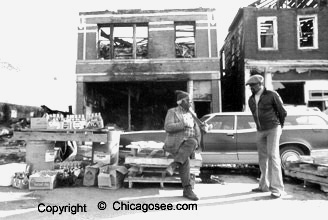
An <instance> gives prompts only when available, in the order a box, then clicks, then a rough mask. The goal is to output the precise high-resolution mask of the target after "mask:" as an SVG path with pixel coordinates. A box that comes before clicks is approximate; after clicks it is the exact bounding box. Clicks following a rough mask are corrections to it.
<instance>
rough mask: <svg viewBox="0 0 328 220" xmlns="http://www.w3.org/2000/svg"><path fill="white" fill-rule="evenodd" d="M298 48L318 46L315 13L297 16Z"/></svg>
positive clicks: (315, 47)
mask: <svg viewBox="0 0 328 220" xmlns="http://www.w3.org/2000/svg"><path fill="white" fill-rule="evenodd" d="M297 21H298V24H297V30H298V35H297V42H298V49H317V48H318V26H317V16H316V15H310V16H309V15H300V16H298V17H297Z"/></svg>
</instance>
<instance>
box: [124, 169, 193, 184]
mask: <svg viewBox="0 0 328 220" xmlns="http://www.w3.org/2000/svg"><path fill="white" fill-rule="evenodd" d="M191 180H192V181H191V182H192V187H193V185H194V182H195V175H193V174H191ZM124 182H125V183H128V184H129V188H132V187H133V183H159V184H160V187H161V188H164V184H165V183H181V179H180V177H179V176H178V175H176V174H175V175H173V176H166V174H165V171H164V172H161V173H154V172H150V173H148V172H145V171H144V172H143V173H142V174H140V175H136V176H127V177H126V178H125V179H124Z"/></svg>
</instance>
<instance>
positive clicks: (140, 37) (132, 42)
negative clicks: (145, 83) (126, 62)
mask: <svg viewBox="0 0 328 220" xmlns="http://www.w3.org/2000/svg"><path fill="white" fill-rule="evenodd" d="M147 56H148V26H147V24H105V25H99V34H98V57H99V58H100V59H142V58H147Z"/></svg>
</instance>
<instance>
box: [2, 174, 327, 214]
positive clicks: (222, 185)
mask: <svg viewBox="0 0 328 220" xmlns="http://www.w3.org/2000/svg"><path fill="white" fill-rule="evenodd" d="M212 176H213V177H215V178H212V179H215V180H219V181H212V183H197V184H196V185H195V189H194V190H195V192H196V193H197V195H198V196H199V197H200V200H199V201H196V202H194V201H190V200H187V199H185V198H184V197H182V189H181V188H180V186H179V184H165V185H164V188H163V189H161V188H160V186H159V184H155V183H153V184H148V183H139V184H135V185H134V187H133V188H131V189H129V188H126V186H125V187H123V188H120V189H118V190H107V189H99V188H97V187H64V188H55V189H54V190H38V191H29V190H19V189H15V188H12V187H0V219H25V220H28V219H46V220H52V219H89V220H90V219H91V220H93V219H111V218H114V219H130V220H131V219H152V220H156V219H177V218H185V219H186V218H188V219H202V218H204V217H206V218H215V219H252V220H253V219H261V220H262V219H266V220H267V219H297V220H302V219H307V220H308V219H323V218H325V216H327V211H326V208H327V207H328V194H327V193H325V192H323V191H321V190H320V187H318V185H315V184H309V183H307V184H306V186H305V187H304V186H303V183H302V182H301V181H295V180H286V181H285V190H286V193H287V194H286V195H285V196H284V197H283V198H280V199H272V198H271V197H270V193H253V192H250V191H251V189H252V188H255V187H257V181H258V180H257V177H256V176H254V175H247V174H239V173H237V174H234V173H225V174H218V175H212ZM164 206H165V207H166V208H168V207H170V206H172V207H173V208H175V210H147V209H156V208H161V209H163V208H164ZM65 207H66V209H65ZM76 207H78V208H79V209H76ZM177 208H184V209H188V210H177ZM59 209H61V210H62V212H61V213H60V211H59ZM134 209H139V210H134ZM55 211H56V212H55ZM75 211H77V212H76V213H75ZM52 212H53V213H52Z"/></svg>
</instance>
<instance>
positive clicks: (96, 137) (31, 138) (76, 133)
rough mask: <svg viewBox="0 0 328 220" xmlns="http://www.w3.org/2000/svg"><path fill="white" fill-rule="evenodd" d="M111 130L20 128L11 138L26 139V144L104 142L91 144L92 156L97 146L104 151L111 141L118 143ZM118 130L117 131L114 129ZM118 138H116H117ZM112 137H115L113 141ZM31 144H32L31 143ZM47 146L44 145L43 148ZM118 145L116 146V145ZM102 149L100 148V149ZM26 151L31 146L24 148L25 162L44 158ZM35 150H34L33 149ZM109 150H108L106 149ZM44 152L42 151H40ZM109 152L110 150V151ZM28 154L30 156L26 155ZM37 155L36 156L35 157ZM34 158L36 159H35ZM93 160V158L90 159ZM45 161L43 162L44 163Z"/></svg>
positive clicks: (111, 143) (31, 149) (110, 144)
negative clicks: (95, 144)
mask: <svg viewBox="0 0 328 220" xmlns="http://www.w3.org/2000/svg"><path fill="white" fill-rule="evenodd" d="M113 131H114V130H110V129H22V130H19V131H14V133H13V137H12V139H13V140H24V141H26V145H27V146H28V144H29V143H33V142H41V143H42V142H43V141H44V142H45V143H46V142H56V141H61V142H66V141H76V142H79V143H82V142H93V143H104V144H103V145H100V147H99V146H98V145H97V146H94V145H93V146H92V158H93V155H94V150H95V149H96V150H97V151H98V150H99V148H106V149H104V150H105V151H106V150H107V148H108V149H110V148H111V146H112V145H113V142H114V141H115V142H117V145H119V137H117V136H115V137H114V136H113V134H114V133H113ZM115 132H119V131H115ZM117 138H118V140H117ZM113 139H115V140H114V141H113ZM31 145H32V144H31ZM38 147H39V148H38V150H39V151H40V150H43V149H42V146H41V148H40V146H38ZM46 147H47V146H46V145H45V147H44V148H46ZM117 147H118V146H117ZM101 150H102V149H101ZM28 151H33V147H31V146H29V149H28V147H27V148H26V157H27V158H26V159H27V160H26V161H27V162H34V161H36V159H38V158H41V159H40V160H39V162H38V163H42V162H41V160H44V159H43V158H42V155H39V156H35V155H31V154H36V153H37V152H32V153H29V152H28ZM35 151H36V150H35ZM107 152H110V151H107ZM42 153H44V152H42ZM110 153H111V152H110ZM116 154H117V155H115V157H116V156H117V160H118V149H117V153H116ZM28 155H30V156H28ZM36 157H38V158H36ZM35 158H36V159H35ZM92 160H93V159H92ZM45 164H47V163H43V165H45ZM43 165H41V168H43V167H50V168H51V167H52V165H51V166H43Z"/></svg>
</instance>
